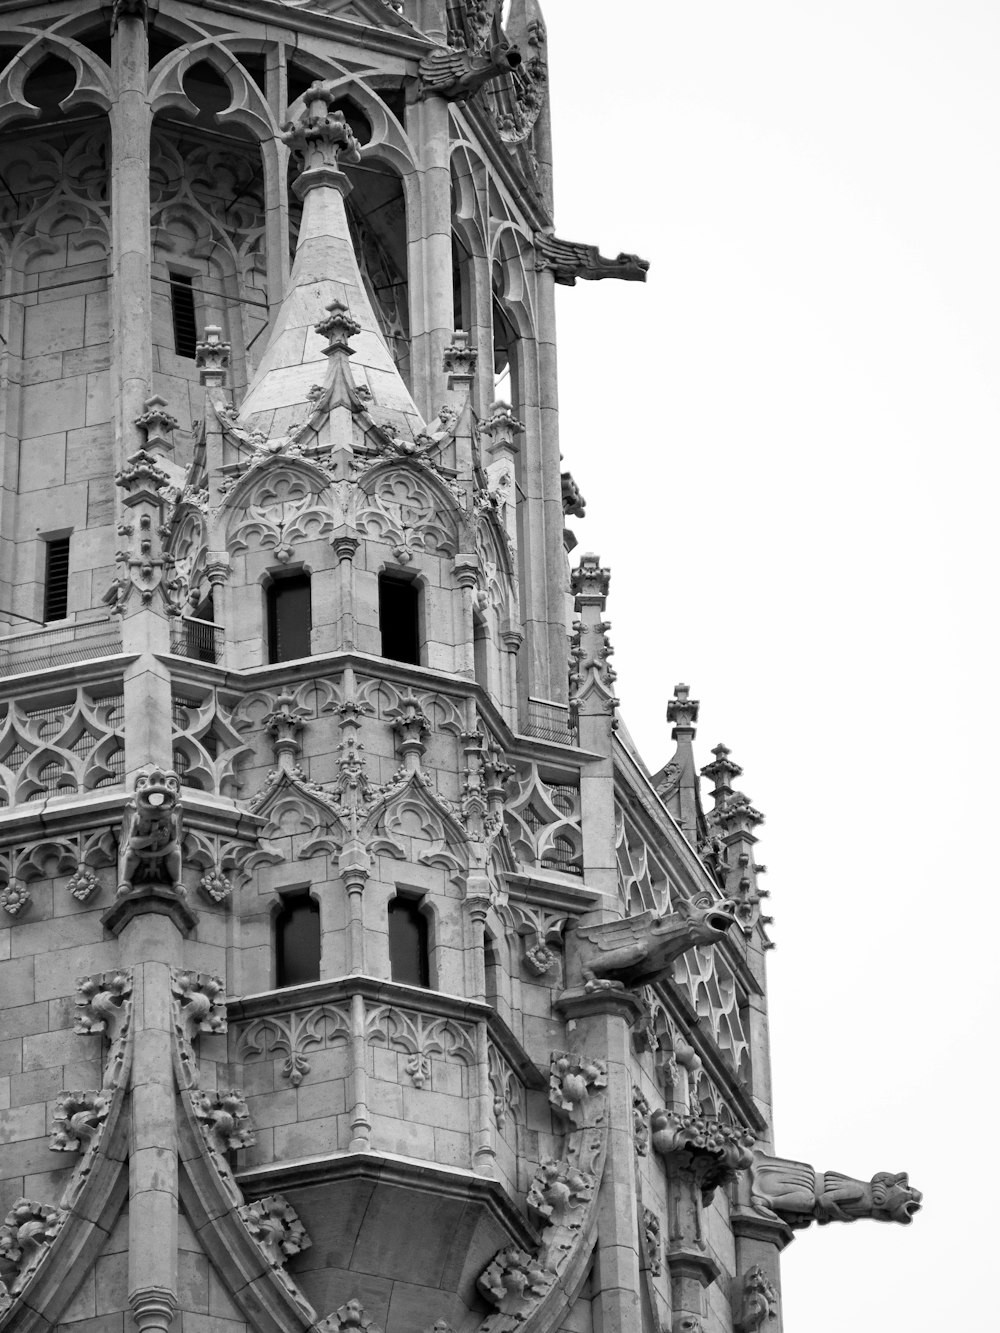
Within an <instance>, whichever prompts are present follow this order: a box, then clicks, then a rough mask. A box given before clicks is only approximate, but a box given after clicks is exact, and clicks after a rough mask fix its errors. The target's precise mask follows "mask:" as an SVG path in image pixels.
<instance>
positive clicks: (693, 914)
mask: <svg viewBox="0 0 1000 1333" xmlns="http://www.w3.org/2000/svg"><path fill="white" fill-rule="evenodd" d="M674 906H675V908H676V909H677V911H678V912H679V913H680V914H681V915H682V916H685V917H687V919H688V921H689V922H690V923H691V925H692V926H693V927H694V929H695V930H696V931H697V933H698V935H699V936H700V937H701V938H699V940H698V943H699V944H701V943H704V944H709V943H714V942H715V941H716V940H720V939H722V937H723V935H725V933H726V931H728V930H729V928H730V926H732V925H734V924H735V922H736V903H735V902H734V901H733V899H732V898H723V899H721V901H719V900H716V899H714V898H710V897H709V896H708V895H707V894H701V895H699V897H697V898H695V899H693V900H692V901H691V902H686V901H685V900H684V899H683V898H680V897H678V898H677V901H676V903H675V904H674Z"/></svg>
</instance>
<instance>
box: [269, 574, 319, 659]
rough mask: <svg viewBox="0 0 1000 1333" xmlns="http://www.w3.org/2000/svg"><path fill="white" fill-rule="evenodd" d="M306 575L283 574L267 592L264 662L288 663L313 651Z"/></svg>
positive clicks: (309, 599) (309, 593) (310, 603)
mask: <svg viewBox="0 0 1000 1333" xmlns="http://www.w3.org/2000/svg"><path fill="white" fill-rule="evenodd" d="M311 582H312V581H311V579H310V577H309V575H308V574H303V573H299V574H285V575H282V576H281V577H280V578H275V579H273V580H272V582H271V584H270V585H269V587H268V589H267V660H268V661H269V662H291V661H294V660H295V659H296V658H299V657H309V656H310V654H311V652H312V588H311Z"/></svg>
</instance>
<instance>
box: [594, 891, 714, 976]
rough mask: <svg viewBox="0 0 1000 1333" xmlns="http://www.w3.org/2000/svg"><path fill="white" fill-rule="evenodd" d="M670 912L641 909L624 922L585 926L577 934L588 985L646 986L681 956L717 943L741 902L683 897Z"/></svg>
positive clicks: (607, 922)
mask: <svg viewBox="0 0 1000 1333" xmlns="http://www.w3.org/2000/svg"><path fill="white" fill-rule="evenodd" d="M676 907H677V911H676V912H671V913H670V914H669V915H667V916H657V915H656V913H655V912H640V913H639V915H638V916H628V917H625V918H623V919H622V920H621V921H606V922H603V923H602V924H601V925H598V926H585V927H583V929H581V930H578V931H577V932H576V938H577V940H578V942H579V948H580V961H581V966H582V969H583V980H584V988H585V989H586V990H588V991H595V990H622V989H624V988H625V987H626V986H628V987H633V986H645V985H648V984H649V983H650V982H653V981H656V980H658V979H659V978H660V977H662V976H664V975H665V974H666V973H667V972H668V971H669V970H670V966H671V964H672V963H673V961H674V959H675V958H679V957H680V956H681V954H682V953H686V952H687V951H688V949H693V948H694V947H695V946H696V945H699V944H715V943H717V942H718V941H719V940H721V939H722V937H723V936H724V935H725V934H726V932H727V931H728V930H729V928H730V926H732V925H733V923H734V922H735V920H736V916H735V905H734V904H733V903H732V902H731V901H730V900H729V899H725V900H723V901H722V902H713V901H710V900H707V899H705V900H703V899H699V900H698V901H696V902H694V903H688V902H685V901H684V899H682V898H678V899H677V902H676Z"/></svg>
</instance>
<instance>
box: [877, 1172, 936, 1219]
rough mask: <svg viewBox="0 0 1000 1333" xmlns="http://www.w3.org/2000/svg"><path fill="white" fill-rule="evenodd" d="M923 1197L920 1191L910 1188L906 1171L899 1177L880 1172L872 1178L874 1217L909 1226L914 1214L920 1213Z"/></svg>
mask: <svg viewBox="0 0 1000 1333" xmlns="http://www.w3.org/2000/svg"><path fill="white" fill-rule="evenodd" d="M923 1197H924V1196H923V1195H922V1194H921V1193H920V1191H919V1190H915V1189H911V1188H910V1179H909V1176H908V1175H907V1173H906V1172H905V1171H901V1172H900V1173H899V1175H893V1174H892V1173H891V1172H889V1171H880V1172H879V1173H878V1175H875V1176H872V1216H873V1217H877V1218H880V1219H882V1220H884V1221H888V1222H902V1223H903V1225H904V1226H909V1224H910V1223H911V1222H912V1221H913V1217H914V1214H915V1213H918V1212H919V1211H920V1201H921V1199H922V1198H923Z"/></svg>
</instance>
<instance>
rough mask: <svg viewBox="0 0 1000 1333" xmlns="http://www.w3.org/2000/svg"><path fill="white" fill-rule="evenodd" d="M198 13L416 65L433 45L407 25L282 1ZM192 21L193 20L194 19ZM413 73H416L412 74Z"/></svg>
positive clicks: (205, 6)
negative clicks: (355, 17) (234, 18)
mask: <svg viewBox="0 0 1000 1333" xmlns="http://www.w3.org/2000/svg"><path fill="white" fill-rule="evenodd" d="M185 8H187V6H185V5H183V4H178V5H177V9H178V10H179V11H180V12H181V13H182V14H183V12H184V9H185ZM192 8H193V9H196V10H197V19H196V21H199V22H201V23H204V21H205V19H204V11H205V10H214V11H215V12H216V13H217V14H228V15H238V16H239V18H240V19H242V20H243V21H244V22H246V21H249V22H251V23H253V22H259V23H261V24H262V25H265V26H266V27H267V28H268V30H269V32H270V33H271V34H272V35H274V33H275V29H285V30H286V32H287V33H288V35H289V37H291V38H292V44H297V43H296V42H295V38H296V37H297V36H298V35H300V34H301V35H302V36H309V37H319V38H326V39H328V40H330V41H335V42H347V43H349V44H350V45H352V46H353V45H364V47H365V49H366V51H371V50H375V51H382V52H385V53H386V54H387V55H395V56H400V57H402V58H403V59H405V60H413V61H419V60H420V59H421V57H422V56H424V55H425V54H426V53H427V52H428V51H431V50H433V49H434V47H435V45H436V43H434V42H432V41H431V40H430V38H428V37H425V36H424V35H423V34H422V33H420V32H417V31H416V30H415V29H413V28H411V27H410V26H409V24H407V23H405V21H404V22H403V23H401V24H400V27H399V28H393V29H390V28H382V27H376V26H375V25H374V24H365V23H357V22H355V21H353V20H351V19H346V18H341V17H338V16H337V15H335V14H323V13H320V12H314V11H310V10H308V9H290V8H289V7H288V5H285V4H282V3H281V0H246V3H244V2H243V0H203V3H201V4H198V5H196V6H192ZM193 17H194V16H193ZM391 21H392V20H391V15H390V14H388V13H387V14H386V22H387V23H388V22H391ZM414 73H416V70H414Z"/></svg>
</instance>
